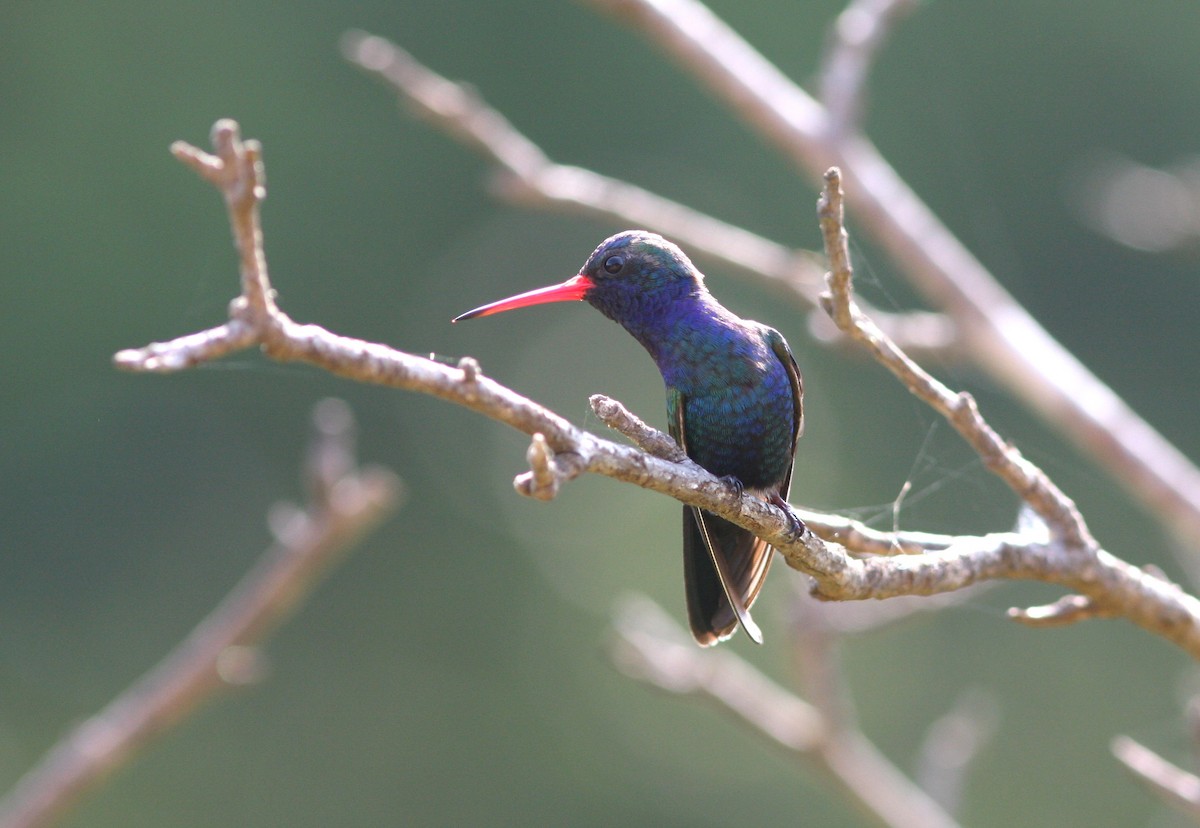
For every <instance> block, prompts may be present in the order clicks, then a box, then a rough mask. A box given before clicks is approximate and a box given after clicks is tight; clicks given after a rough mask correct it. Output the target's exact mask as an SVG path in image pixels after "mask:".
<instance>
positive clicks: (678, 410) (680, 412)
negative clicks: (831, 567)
mask: <svg viewBox="0 0 1200 828" xmlns="http://www.w3.org/2000/svg"><path fill="white" fill-rule="evenodd" d="M570 300H582V301H584V302H587V303H588V304H589V305H591V306H592V307H594V308H595V309H596V310H598V311H600V312H601V313H602V314H604V315H605V316H607V317H608V318H609V319H611V320H612V321H614V322H616V323H618V324H619V325H621V327H623V328H624V329H625V330H626V331H628V332H629V333H630V334H632V335H633V337H634V338H635V339H636V340H637V341H638V342H640V343H641V344H642V346H643V347H645V349H646V350H647V351H649V353H650V356H651V357H653V358H654V362H655V363H656V364H657V365H658V370H659V372H660V373H661V374H662V378H663V383H664V385H666V392H667V422H668V430H669V432H670V434H671V436H672V437H673V438H674V439H675V442H676V443H678V444H679V446H680V447H681V448H682V449H683V450H684V452H685V453H686V454H687V456H688V457H689V458H691V459H692V460H693V461H695V462H696V464H698V465H699V466H700V467H702V468H704V469H706V470H707V471H709V472H711V473H712V474H714V475H716V476H717V477H720V478H722V479H723V480H724V481H725V482H726V483H727V484H729V485H730V486H732V487H734V488H735V489H736V490H737V491H738V492H739V493H741V492H743V491H748V492H751V493H752V494H755V495H757V496H759V497H762V498H764V499H766V500H767V501H768V502H770V503H772V504H774V505H776V506H779V507H780V508H782V509H783V511H784V513H785V514H787V515H788V517H789V519H791V520H792V521H793V523H794V525H795V526H796V528H797V529H799V528H802V526H803V524H802V523H800V520H799V518H798V517H796V516H795V514H794V513H793V512H792V511H791V508H790V507H789V506H788V504H787V496H788V490H789V488H790V485H791V479H792V463H793V459H794V457H795V452H796V441H797V440H798V439H799V437H800V434H801V432H802V431H803V428H804V386H803V383H802V381H801V378H800V369H799V368H798V367H797V366H796V360H795V359H794V358H793V357H792V352H791V349H790V348H789V347H788V344H787V341H786V340H785V339H784V338H783V335H782V334H780V333H779V331H777V330H775V329H774V328H769V327H767V326H766V325H763V324H761V323H758V322H754V321H751V320H748V319H742V318H740V317H738V316H736V315H734V314H733V313H732V312H731V311H729V310H727V309H726V308H725V307H724V306H723V305H721V304H720V303H719V302H718V301H717V300H716V299H715V298H714V297H713V295H712V294H711V293H709V291H708V288H707V287H705V284H704V275H703V274H702V273H700V271H699V270H697V269H696V267H695V265H693V264H692V262H691V260H690V259H688V257H687V256H686V255H685V254H684V252H683V251H682V250H680V249H679V248H678V247H677V246H676V245H674V244H672V243H671V242H669V241H667V240H666V239H664V238H663V237H662V236H659V235H657V234H655V233H649V232H646V231H643V230H629V231H626V232H623V233H618V234H617V235H615V236H612V237H610V238H608V239H605V240H604V241H603V242H602V243H601V244H600V246H599V247H597V248H596V249H595V251H594V252H593V253H592V255H591V256H589V257H588V260H587V263H586V264H584V266H583V268H582V269H581V270H580V271H579V273H578V274H576V275H575V276H572V277H571V278H570V279H568V280H567V281H565V282H563V283H562V284H558V285H551V286H549V287H544V288H539V289H537V290H531V291H528V292H526V293H521V294H518V295H516V296H512V297H509V298H508V299H501V300H500V301H498V302H492V303H490V304H487V305H483V306H482V307H478V308H475V309H474V310H470V311H467V312H466V313H464V314H462V315H461V316H458V317H456V318H455V319H454V320H453V321H454V322H459V321H462V320H464V319H474V318H475V317H478V316H489V315H491V314H494V313H501V312H503V311H509V310H514V309H516V308H523V307H527V306H529V305H540V304H543V303H546V302H564V301H570ZM773 554H774V550H773V549H772V548H771V547H770V545H768V544H767V543H766V542H764V541H762V540H760V539H759V538H757V537H755V535H754V533H752V532H750V531H749V530H747V529H743V528H741V527H740V526H737V525H736V524H733V523H730V522H729V521H727V520H724V519H722V518H720V517H718V516H716V515H714V514H712V513H711V512H706V511H704V510H703V509H699V508H697V507H694V506H684V507H683V573H684V589H685V592H686V595H687V609H688V621H689V623H690V626H691V630H692V636H693V637H694V638H695V639H696V642H697V643H698V644H700V645H701V646H705V647H707V646H711V645H713V644H716V643H717V642H719V641H724V640H726V639H727V638H729V637H730V636H732V635H733V633H734V632H735V631H736V630H737V628H738V626H739V625H740V626H741V627H742V628H743V629H744V630H745V631H746V634H747V635H748V636H749V637H750V638H751V639H752V640H753V641H755V642H756V643H758V644H761V643H762V632H761V631H760V630H759V628H758V625H757V624H755V622H754V620H753V619H752V618H751V616H750V607H751V606H752V605H753V604H754V601H755V599H756V598H757V597H758V593H759V591H760V590H761V589H762V585H763V583H764V581H765V580H766V577H767V570H768V568H769V567H770V565H771V558H772V556H773Z"/></svg>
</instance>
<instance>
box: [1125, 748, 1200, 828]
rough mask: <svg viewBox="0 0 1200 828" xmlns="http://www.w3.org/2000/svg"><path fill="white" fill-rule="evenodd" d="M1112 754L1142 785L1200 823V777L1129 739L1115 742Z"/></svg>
mask: <svg viewBox="0 0 1200 828" xmlns="http://www.w3.org/2000/svg"><path fill="white" fill-rule="evenodd" d="M1112 752H1113V755H1114V756H1116V757H1117V759H1119V760H1120V761H1121V764H1123V765H1124V766H1125V767H1126V769H1128V770H1129V772H1130V773H1132V774H1133V776H1134V777H1135V778H1136V779H1137V780H1138V781H1139V782H1141V783H1142V784H1144V785H1146V786H1147V787H1148V788H1149V789H1150V790H1152V791H1154V792H1155V793H1156V794H1158V796H1159V797H1160V798H1162V799H1163V800H1164V801H1166V802H1168V803H1170V804H1171V805H1174V806H1175V807H1176V808H1179V809H1180V810H1181V811H1183V812H1184V813H1186V814H1187V815H1188V816H1190V817H1191V818H1192V819H1194V820H1200V777H1197V776H1196V775H1195V774H1192V773H1188V772H1187V771H1185V770H1183V768H1180V767H1178V766H1177V765H1173V764H1171V763H1170V762H1168V761H1167V760H1166V759H1164V758H1162V757H1161V756H1159V755H1158V754H1157V753H1155V752H1154V751H1152V750H1150V749H1149V748H1148V747H1146V746H1145V745H1142V744H1141V743H1139V742H1135V741H1134V740H1133V739H1130V738H1129V737H1128V736H1118V737H1116V738H1115V739H1113V740H1112Z"/></svg>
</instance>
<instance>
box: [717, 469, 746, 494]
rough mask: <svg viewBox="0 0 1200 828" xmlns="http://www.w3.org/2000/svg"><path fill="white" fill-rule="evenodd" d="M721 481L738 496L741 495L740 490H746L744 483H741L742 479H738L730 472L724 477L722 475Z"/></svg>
mask: <svg viewBox="0 0 1200 828" xmlns="http://www.w3.org/2000/svg"><path fill="white" fill-rule="evenodd" d="M721 482H722V483H724V484H725V485H726V486H728V487H729V488H731V489H733V493H734V494H736V495H737V496H738V497H741V496H742V492H744V491H746V487H745V485H743V483H742V481H740V480H738V479H737V478H736V477H734V476H733V475H732V474H727V475H725V476H724V477H722V478H721Z"/></svg>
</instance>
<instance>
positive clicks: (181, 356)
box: [114, 124, 1200, 658]
mask: <svg viewBox="0 0 1200 828" xmlns="http://www.w3.org/2000/svg"><path fill="white" fill-rule="evenodd" d="M224 128H225V129H228V130H232V134H234V135H235V136H236V125H230V124H226V125H225V127H224ZM232 157H234V158H238V157H241V156H238V155H237V154H236V153H235V154H234V156H232ZM246 158H247V159H248V158H249V156H246ZM235 163H239V164H242V171H241V172H240V173H239V174H238V175H237V176H227V177H226V180H227V181H230V182H232V183H230V184H228V185H222V186H231V187H237V188H240V189H241V191H246V190H247V189H248V190H249V191H252V192H253V191H258V190H259V189H261V188H256V187H249V188H247V187H246V184H247V182H252V181H255V180H257V178H258V176H259V174H260V171H258V170H257V169H256V165H255V164H251V163H249V162H248V160H246V161H236V162H235ZM226 200H227V203H229V202H230V201H231V200H230V199H229V198H228V197H227V199H226ZM230 215H231V220H232V221H233V222H234V223H235V224H242V225H244V226H240V227H235V233H234V235H235V240H236V241H237V243H238V245H239V256H240V259H241V261H242V262H243V264H245V263H247V262H249V263H251V267H252V268H253V269H254V270H255V272H254V273H252V274H249V277H248V278H249V281H250V282H251V283H254V284H256V285H260V286H261V287H262V289H261V290H257V289H256V290H255V292H254V295H253V296H247V295H243V296H242V297H240V298H239V299H238V300H235V302H233V303H232V305H231V308H232V311H233V312H234V313H237V314H238V318H240V319H243V320H244V321H245V323H246V324H248V325H251V326H253V327H254V330H255V337H254V340H255V341H256V342H257V343H258V344H259V345H260V347H261V348H262V349H263V351H264V352H265V353H266V354H267V355H268V356H270V357H272V358H274V359H278V360H282V361H303V362H307V363H309V364H312V365H316V366H319V367H321V368H324V369H325V370H327V371H330V372H332V373H334V374H337V375H339V376H343V377H347V378H351V379H355V380H359V381H363V382H369V383H376V384H382V385H387V386H391V387H395V388H404V389H408V390H412V391H418V392H421V393H425V394H430V395H432V396H436V397H439V398H441V399H444V400H447V401H449V402H453V403H456V404H458V405H462V406H465V407H467V408H470V409H472V410H474V411H476V412H478V413H481V414H483V415H485V416H488V417H491V418H493V419H495V420H497V421H499V422H502V423H505V424H507V425H509V426H511V427H513V428H515V429H518V430H520V431H523V432H524V433H526V434H529V435H531V436H532V435H535V434H540V435H541V438H538V439H539V440H543V439H544V442H545V446H544V447H539V448H538V449H537V450H536V452H535V463H537V465H538V468H537V469H536V470H531V472H532V473H533V474H532V477H533V479H532V480H530V482H529V484H528V485H526V484H524V483H522V482H521V480H518V486H519V487H521V488H522V489H524V488H529V489H530V491H538V492H541V493H546V492H549V491H550V490H551V489H552V487H550V486H548V485H547V483H548V475H550V474H553V475H555V476H557V477H559V479H560V482H566V481H568V480H570V479H572V478H573V477H575V476H577V475H578V474H580V473H581V472H588V473H591V474H600V475H604V476H607V477H611V478H614V479H616V480H621V481H624V482H627V483H632V484H634V485H637V486H641V487H642V488H646V489H650V490H652V491H657V492H660V493H662V494H665V495H668V496H670V497H673V498H675V499H676V500H678V501H680V502H681V503H684V504H687V505H691V506H698V507H700V508H702V509H705V510H707V511H710V512H712V513H714V514H716V515H719V516H720V517H723V518H726V519H727V520H730V521H732V522H734V523H736V524H738V525H739V526H743V527H745V528H747V529H749V530H751V531H752V532H754V533H755V534H756V535H758V536H759V537H761V538H763V539H764V540H766V541H767V542H768V543H770V544H772V545H773V546H774V547H775V548H776V549H778V550H779V551H780V552H781V553H782V554H783V556H784V559H785V560H786V561H787V563H788V565H789V566H791V567H793V568H794V569H797V570H799V571H801V572H804V573H806V574H808V575H811V576H812V577H813V578H814V580H815V590H816V594H817V595H819V596H820V597H823V598H827V599H833V600H853V599H862V598H887V597H894V596H897V595H932V594H938V593H944V592H949V591H953V590H957V589H961V588H962V587H964V586H969V585H971V584H975V583H979V582H981V581H986V580H993V579H997V578H1020V579H1030V580H1041V581H1047V582H1050V583H1056V584H1060V585H1062V586H1064V587H1066V588H1067V589H1069V590H1071V591H1073V592H1078V593H1080V594H1083V595H1086V596H1088V597H1089V598H1091V599H1093V600H1095V601H1098V602H1102V603H1103V604H1104V605H1105V607H1107V608H1109V609H1111V611H1112V612H1113V613H1115V614H1117V615H1120V616H1122V617H1124V618H1127V619H1128V620H1131V621H1133V622H1134V623H1136V624H1138V625H1139V626H1141V627H1143V628H1144V629H1146V630H1149V631H1150V632H1153V633H1155V634H1157V635H1161V636H1163V637H1165V638H1167V639H1168V640H1170V641H1172V642H1174V643H1176V644H1178V645H1179V646H1181V647H1183V648H1184V649H1185V650H1187V651H1188V652H1189V653H1190V654H1192V655H1193V656H1194V657H1198V658H1200V601H1197V599H1195V598H1194V597H1192V596H1190V595H1188V594H1186V593H1184V592H1183V591H1182V590H1181V589H1180V588H1179V587H1178V586H1176V585H1174V584H1171V583H1169V582H1167V581H1166V580H1164V579H1163V578H1161V577H1159V576H1158V575H1156V574H1154V573H1150V572H1146V571H1143V570H1139V569H1137V568H1135V567H1132V566H1130V565H1128V564H1126V563H1125V562H1123V561H1121V560H1119V559H1117V558H1115V557H1113V556H1112V555H1110V554H1108V553H1107V552H1105V551H1104V550H1100V549H1092V548H1086V549H1082V550H1081V549H1079V548H1076V547H1074V546H1069V545H1067V544H1065V543H1063V542H1062V541H1063V539H1062V538H1047V537H1046V533H1044V532H1041V531H1038V532H1032V533H1030V532H1021V533H1018V532H1004V533H996V534H991V535H985V536H980V537H974V536H959V537H955V538H953V539H949V542H948V543H947V539H945V538H944V537H943V536H931V537H932V538H933V542H934V544H935V545H934V546H933V547H932V548H926V549H925V550H924V551H922V552H919V553H917V554H902V555H896V554H893V555H890V556H878V557H868V558H865V559H860V558H855V557H852V556H851V555H850V554H848V553H847V551H846V550H845V549H844V548H843V547H842V546H840V545H838V544H836V543H833V542H828V541H824V540H822V539H821V538H820V537H819V536H818V535H817V534H816V533H815V531H804V532H800V533H799V534H797V532H796V529H795V524H794V521H793V520H792V519H791V518H790V517H789V516H787V515H785V514H784V513H783V511H782V510H780V509H778V508H776V507H775V506H772V505H770V504H768V503H766V502H765V501H763V500H760V499H759V498H757V497H755V496H753V495H751V494H742V495H738V494H736V493H735V492H734V491H733V489H732V488H731V487H730V486H728V485H726V484H725V483H724V482H722V481H721V480H719V479H717V478H715V477H713V476H712V475H711V474H709V473H708V472H706V471H704V470H703V469H700V468H699V467H697V466H695V465H694V464H691V463H676V462H670V461H667V460H663V459H661V458H659V457H655V456H652V455H650V454H647V453H645V452H643V451H641V450H639V449H637V448H634V447H631V446H627V445H621V444H618V443H614V442H611V441H608V440H604V439H601V438H600V437H597V436H595V435H593V434H590V433H588V432H586V431H583V430H582V429H579V428H577V427H575V426H574V425H572V424H571V423H569V422H567V421H566V420H565V419H563V418H562V417H560V416H559V415H557V414H555V413H554V412H552V411H550V410H548V409H546V408H545V407H543V406H540V405H538V404H537V403H535V402H533V401H532V400H529V399H527V398H525V397H523V396H521V395H520V394H517V393H516V392H515V391H513V390H511V389H509V388H507V387H505V386H503V385H501V384H500V383H497V382H495V381H494V380H491V379H490V378H488V377H486V376H485V375H484V374H483V372H482V371H481V369H480V368H479V366H478V364H477V363H476V362H474V361H473V360H471V361H465V362H461V363H460V364H459V366H457V367H452V366H448V365H444V364H442V363H439V362H434V361H432V360H428V359H423V358H421V357H417V356H414V355H412V354H406V353H403V352H401V351H396V350H393V349H391V348H388V347H387V346H384V345H380V344H375V343H368V342H364V341H362V340H357V339H351V338H349V337H344V336H339V335H336V334H333V333H330V332H329V331H326V330H324V329H323V328H320V327H318V326H316V325H300V324H297V323H296V322H293V321H292V320H291V319H290V318H288V317H287V315H286V314H284V313H283V312H282V311H281V310H279V308H278V307H276V306H275V304H274V302H271V303H270V304H266V303H264V304H262V305H260V306H257V307H248V306H250V305H253V298H254V296H258V297H267V296H272V295H273V293H272V288H271V286H270V283H269V281H268V279H267V271H266V261H265V258H264V257H263V256H262V251H261V232H260V230H259V227H258V209H257V206H255V207H253V208H252V209H247V208H244V207H239V208H238V209H236V210H235V209H233V208H232V207H231V209H230ZM245 245H257V246H258V247H259V249H258V250H256V251H247V250H245V249H244V246H245ZM246 282H247V274H245V273H244V274H243V284H245V283H246ZM196 341H198V340H197V337H195V336H190V337H182V338H180V339H177V340H174V341H173V342H167V343H155V344H152V345H149V346H146V347H144V348H137V349H129V350H126V351H121V352H120V353H118V354H117V355H116V356H115V357H114V359H115V361H116V363H117V365H118V366H120V367H122V368H125V369H127V370H131V371H166V370H171V369H172V366H184V365H188V364H191V363H192V362H193V361H194V358H193V355H192V354H191V353H190V352H189V350H188V349H190V348H192V347H193V344H194V343H195V342H196ZM951 413H953V412H951ZM975 416H977V415H976V414H972V418H971V420H970V421H973V418H974V417H975ZM643 426H644V424H643ZM644 428H645V429H648V428H649V427H648V426H644ZM981 428H982V426H981ZM981 433H982V432H981ZM647 439H649V438H647ZM657 439H659V440H665V439H669V438H666V437H665V436H663V437H661V438H657ZM984 442H985V443H986V441H984ZM985 447H986V446H985ZM546 449H548V450H549V452H552V454H548V453H545V450H546ZM544 459H545V460H547V462H543V460H544ZM549 459H552V460H553V462H552V463H551V462H548V460H549ZM985 459H988V458H985ZM1001 472H1003V469H1001ZM524 477H525V476H524V475H523V476H522V479H524ZM1031 491H1034V492H1038V491H1041V489H1038V488H1036V487H1035V488H1034V489H1033V490H1031ZM1041 496H1042V495H1038V496H1037V497H1039V498H1040V497H1041ZM1033 505H1035V506H1036V505H1037V503H1036V502H1035V503H1034V504H1033ZM829 525H830V526H831V527H841V529H847V528H850V529H854V527H853V524H851V523H850V522H848V521H846V520H845V519H842V518H836V517H831V518H830V519H829ZM1069 534H1070V533H1067V535H1068V536H1069ZM845 537H846V538H853V539H867V540H870V541H871V543H872V551H875V550H878V549H879V548H880V546H879V545H878V542H879V541H880V540H881V538H879V537H875V538H871V536H870V535H868V534H864V533H863V532H861V531H850V532H849V533H848V534H846V535H845ZM892 540H893V541H894V543H885V544H884V548H889V549H890V548H891V547H892V546H895V547H898V548H900V549H901V550H902V551H914V552H915V551H916V546H917V545H919V540H918V537H917V536H916V535H915V534H914V533H905V534H904V535H903V536H896V537H895V538H893V539H892Z"/></svg>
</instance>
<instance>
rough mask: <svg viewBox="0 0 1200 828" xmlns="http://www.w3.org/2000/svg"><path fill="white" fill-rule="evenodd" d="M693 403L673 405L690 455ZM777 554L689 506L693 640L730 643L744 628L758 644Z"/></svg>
mask: <svg viewBox="0 0 1200 828" xmlns="http://www.w3.org/2000/svg"><path fill="white" fill-rule="evenodd" d="M686 409H687V398H686V397H684V395H683V394H681V393H679V392H678V391H673V392H672V393H671V394H670V396H669V398H668V400H667V411H668V414H669V415H670V426H669V428H670V432H671V436H672V437H674V438H675V442H676V443H678V444H679V446H680V447H681V448H682V449H683V450H684V451H685V452H686V451H687V448H688V447H687V427H686ZM771 558H772V550H771V548H770V547H769V546H768V545H767V544H766V543H765V542H763V541H761V540H759V539H758V538H757V537H755V535H754V533H753V532H750V531H748V530H746V529H743V528H742V527H740V526H738V525H736V524H734V523H730V522H729V521H727V520H724V519H722V518H719V517H717V516H716V515H714V514H711V513H709V512H705V511H704V510H702V509H697V508H695V507H694V506H684V507H683V580H684V589H685V591H686V593H687V605H688V621H689V623H690V624H691V628H692V636H693V637H694V638H695V639H696V642H697V643H699V644H700V645H702V646H705V647H707V646H710V645H712V644H716V643H717V642H718V641H724V640H725V639H726V638H729V636H731V635H732V634H733V631H734V630H735V629H736V628H737V626H738V624H741V626H742V629H744V630H745V631H746V635H748V636H749V637H750V640H752V641H754V642H755V643H756V644H761V643H762V640H763V639H762V631H761V630H759V628H758V625H757V624H755V623H754V619H753V618H751V617H750V610H749V607H750V605H751V604H753V603H754V599H755V598H757V597H758V593H759V590H760V589H762V585H763V582H764V581H765V580H766V576H767V569H768V567H769V566H770V564H771Z"/></svg>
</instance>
